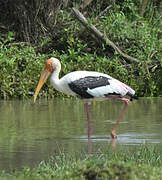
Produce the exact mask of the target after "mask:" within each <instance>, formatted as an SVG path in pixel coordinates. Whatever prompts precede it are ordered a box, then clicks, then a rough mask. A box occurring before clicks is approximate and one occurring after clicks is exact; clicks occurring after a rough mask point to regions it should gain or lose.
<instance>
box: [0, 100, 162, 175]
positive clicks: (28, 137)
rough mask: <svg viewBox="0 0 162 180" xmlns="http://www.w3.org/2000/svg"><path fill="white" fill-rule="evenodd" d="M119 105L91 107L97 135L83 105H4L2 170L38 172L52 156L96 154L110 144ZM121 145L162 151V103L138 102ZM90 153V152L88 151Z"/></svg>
mask: <svg viewBox="0 0 162 180" xmlns="http://www.w3.org/2000/svg"><path fill="white" fill-rule="evenodd" d="M122 107H123V104H122V103H121V102H116V101H111V100H108V101H103V102H94V103H92V104H91V106H90V107H89V111H90V119H91V128H92V134H91V139H89V143H91V147H89V146H90V145H89V146H88V137H87V118H86V114H85V112H84V104H83V102H82V101H80V100H70V99H65V100H61V99H53V100H50V101H47V100H38V101H37V103H36V104H35V105H33V103H32V101H18V100H16V101H15V100H14V101H0V170H2V169H5V170H6V171H10V170H13V169H19V168H22V167H24V166H30V167H33V166H36V165H37V164H38V163H39V162H40V161H42V160H46V159H48V158H49V157H50V156H51V155H54V154H59V153H60V151H62V150H63V151H64V152H65V153H73V152H74V153H75V152H86V153H88V151H92V152H91V153H95V152H97V151H98V148H104V147H105V146H108V145H110V144H111V137H110V135H109V133H110V132H111V129H112V127H113V125H114V123H115V121H116V119H117V117H118V115H119V114H120V112H121V110H122ZM117 134H118V139H117V144H116V146H118V145H125V146H138V145H140V144H143V143H151V144H160V145H162V98H141V99H139V100H138V101H133V102H132V103H131V104H130V105H129V107H128V109H127V112H126V114H125V116H124V118H123V119H122V121H121V123H120V126H119V128H118V131H117ZM88 148H91V149H89V150H88Z"/></svg>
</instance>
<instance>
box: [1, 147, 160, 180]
mask: <svg viewBox="0 0 162 180" xmlns="http://www.w3.org/2000/svg"><path fill="white" fill-rule="evenodd" d="M161 167H162V150H161V148H160V147H159V146H151V145H141V146H139V147H124V146H122V147H118V149H117V150H115V151H114V150H113V149H112V148H111V147H107V149H104V150H102V149H100V150H98V152H97V153H96V154H94V155H92V156H90V157H88V156H87V155H85V154H82V155H79V154H75V155H74V154H73V155H69V154H68V155H66V154H65V153H63V152H62V153H61V154H60V155H59V156H53V157H51V158H50V159H49V160H48V161H47V162H45V161H42V162H41V163H40V164H39V165H38V167H35V168H34V169H30V168H24V169H22V170H20V171H15V172H13V173H10V174H9V173H5V172H2V173H1V176H0V179H4V180H5V179H6V180H7V179H21V180H23V179H30V180H32V179H34V180H35V179H40V180H41V179H42V180H43V179H46V180H48V179H56V180H64V179H66V180H70V179H76V180H77V179H78V180H82V179H91V180H93V179H96V180H99V179H112V180H116V179H121V180H122V179H126V180H127V179H130V180H138V179H139V180H141V179H143V180H149V179H150V180H152V179H155V180H158V179H159V180H160V179H161V177H162V169H161Z"/></svg>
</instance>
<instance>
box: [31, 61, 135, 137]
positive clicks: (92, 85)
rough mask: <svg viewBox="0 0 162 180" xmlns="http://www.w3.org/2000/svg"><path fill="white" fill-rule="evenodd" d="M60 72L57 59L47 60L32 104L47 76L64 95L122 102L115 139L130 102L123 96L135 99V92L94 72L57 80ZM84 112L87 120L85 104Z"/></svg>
mask: <svg viewBox="0 0 162 180" xmlns="http://www.w3.org/2000/svg"><path fill="white" fill-rule="evenodd" d="M60 70H61V64H60V61H59V60H58V59H56V58H50V59H49V60H47V62H46V65H45V67H44V71H43V73H42V75H41V77H40V80H39V83H38V86H37V89H36V92H35V95H34V102H35V100H36V97H37V95H38V93H39V91H40V89H41V87H42V86H43V84H44V83H45V81H46V80H47V78H48V76H49V75H51V78H50V81H51V84H52V85H53V87H54V88H55V89H56V90H58V91H60V92H63V93H65V94H68V95H72V96H77V97H80V98H82V99H89V100H90V99H107V98H110V99H116V100H120V101H124V102H125V107H124V109H123V111H122V113H121V114H120V116H119V118H118V120H117V123H116V125H115V126H114V128H113V130H112V132H111V136H112V137H113V138H115V137H116V128H117V125H118V124H119V121H120V119H121V118H122V116H123V115H124V112H125V110H126V108H127V106H128V104H129V102H130V99H126V98H124V96H126V95H127V96H130V97H131V99H132V98H136V97H135V96H134V94H135V91H134V90H133V89H132V88H130V87H129V86H127V85H126V84H124V83H122V82H120V81H119V80H117V79H115V78H112V77H111V76H109V75H107V74H104V73H100V72H94V71H74V72H71V73H69V74H66V75H65V76H64V77H62V78H61V79H59V72H60ZM86 112H87V118H89V115H88V114H89V112H88V105H87V104H86ZM88 122H89V119H88Z"/></svg>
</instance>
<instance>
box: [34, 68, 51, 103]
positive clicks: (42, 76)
mask: <svg viewBox="0 0 162 180" xmlns="http://www.w3.org/2000/svg"><path fill="white" fill-rule="evenodd" d="M50 74H51V73H50V72H49V71H47V70H44V71H43V72H42V74H41V77H40V79H39V83H38V85H37V88H36V91H35V93H34V103H35V101H36V99H37V96H38V94H39V91H40V89H41V88H42V86H43V84H44V83H45V82H46V80H47V78H48V76H49V75H50Z"/></svg>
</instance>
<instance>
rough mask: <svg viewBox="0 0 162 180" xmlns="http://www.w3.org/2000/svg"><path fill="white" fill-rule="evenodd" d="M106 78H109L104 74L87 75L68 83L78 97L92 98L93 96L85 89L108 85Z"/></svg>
mask: <svg viewBox="0 0 162 180" xmlns="http://www.w3.org/2000/svg"><path fill="white" fill-rule="evenodd" d="M108 80H109V78H107V77H104V76H97V77H95V76H87V77H84V78H80V79H78V80H75V81H73V82H71V83H69V84H68V85H69V87H70V88H71V90H72V91H74V92H75V93H76V94H77V95H78V96H79V97H80V98H93V96H92V95H91V94H89V93H88V92H87V89H94V88H97V87H101V86H106V85H110V83H109V81H108Z"/></svg>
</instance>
